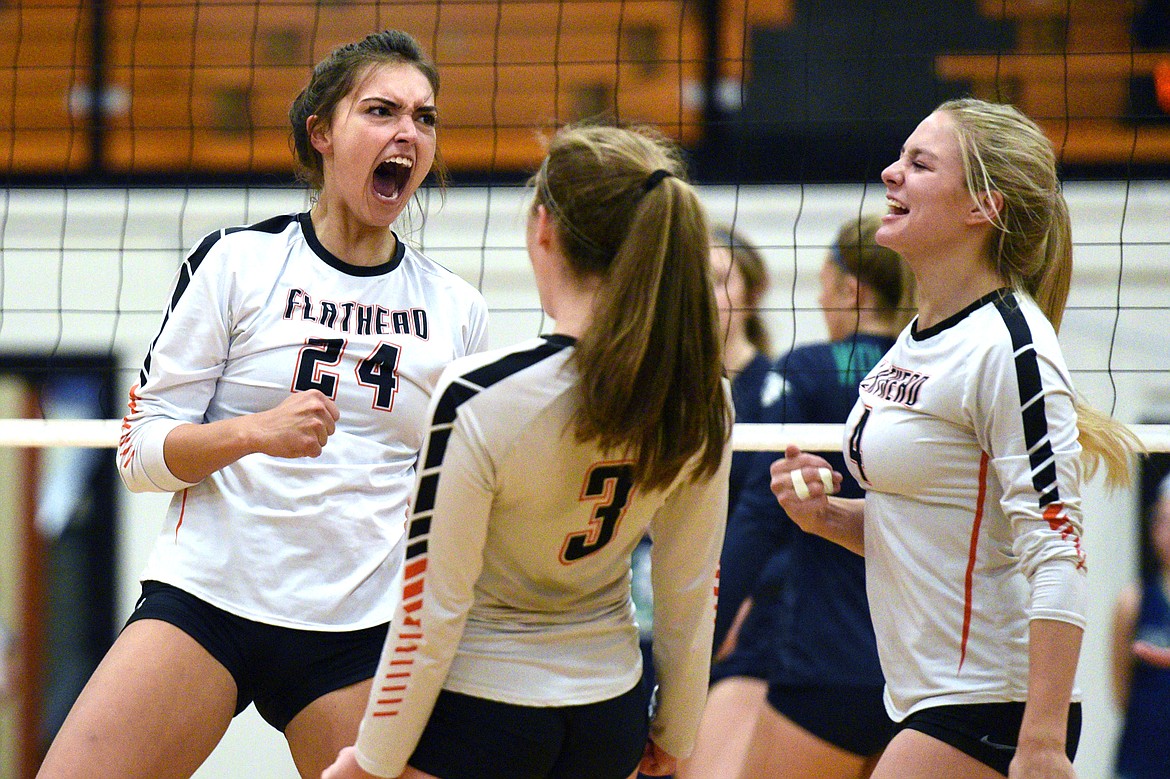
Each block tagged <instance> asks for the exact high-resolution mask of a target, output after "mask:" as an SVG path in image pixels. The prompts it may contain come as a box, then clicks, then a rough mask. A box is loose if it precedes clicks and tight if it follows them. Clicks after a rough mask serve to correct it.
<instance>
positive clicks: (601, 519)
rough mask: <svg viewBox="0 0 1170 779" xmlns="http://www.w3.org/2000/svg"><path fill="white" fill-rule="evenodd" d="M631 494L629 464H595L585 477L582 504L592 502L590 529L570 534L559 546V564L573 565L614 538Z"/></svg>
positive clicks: (582, 488)
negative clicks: (562, 544) (593, 504)
mask: <svg viewBox="0 0 1170 779" xmlns="http://www.w3.org/2000/svg"><path fill="white" fill-rule="evenodd" d="M633 491H634V477H633V468H631V467H630V464H629V463H598V464H597V465H594V466H593V467H592V468H590V469H589V472H588V473H587V474H585V484H584V485H582V487H581V498H580V500H581V502H582V503H584V502H594V503H596V505H595V506H594V507H593V517H592V519H590V520H589V529H588V530H583V531H581V532H579V533H570V534H569V535H568V537H566V538H565V543H564V546H562V547H561V562H562V563H575V562H576V561H578V560H580V559H581V558H583V557H586V556H588V555H591V554H593V553H594V552H596V551H597V550H598V549H601V548H602V547H603V546H605V545H606V544H608V543H609V542H610V541H611V540H612V539H613V534H614V532H615V531H616V530H617V527H618V525H619V524H620V523H621V521H622V517H623V516H624V515H625V513H626V506H628V505H629V503H630V495H631V494H632V493H633Z"/></svg>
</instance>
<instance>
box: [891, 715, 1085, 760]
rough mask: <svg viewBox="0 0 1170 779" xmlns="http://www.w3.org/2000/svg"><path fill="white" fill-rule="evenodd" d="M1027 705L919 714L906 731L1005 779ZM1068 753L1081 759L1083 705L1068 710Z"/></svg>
mask: <svg viewBox="0 0 1170 779" xmlns="http://www.w3.org/2000/svg"><path fill="white" fill-rule="evenodd" d="M1023 720H1024V704H1023V703H1021V702H1016V703H972V704H965V705H955V706H935V707H933V708H930V709H922V710H921V711H916V712H914V713H913V714H911V715H910V716H909V717H907V718H906V719H904V720H903V721H902V723H901V727H902V728H909V729H910V730H917V731H919V732H921V733H925V734H926V735H928V736H933V737H934V738H937V739H938V740H939V741H942V742H944V743H947V744H950V745H951V746H953V747H954V748H955V749H957V750H959V751H960V752H963V753H964V754H967V755H970V756H971V757H973V758H975V759H976V760H978V761H979V762H980V763H983V764H984V765H986V766H990V767H991V768H994V769H995V770H996V771H999V772H1000V773H1001V774H1003V775H1004V776H1007V775H1008V766H1009V765H1011V762H1012V758H1013V757H1015V756H1016V742H1017V741H1019V738H1020V723H1021V722H1023ZM1066 739H1067V740H1066V741H1065V747H1064V750H1065V752H1066V753H1067V754H1068V759H1069V760H1072V759H1073V758H1075V757H1076V755H1077V744H1078V743H1079V742H1080V739H1081V704H1079V703H1074V704H1072V705H1071V706H1069V707H1068V733H1067V735H1066Z"/></svg>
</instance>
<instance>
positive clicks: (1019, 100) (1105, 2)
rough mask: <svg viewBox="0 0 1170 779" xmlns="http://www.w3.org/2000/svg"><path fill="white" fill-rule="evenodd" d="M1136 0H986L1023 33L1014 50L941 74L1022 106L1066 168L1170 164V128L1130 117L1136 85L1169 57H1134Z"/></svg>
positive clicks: (983, 5)
mask: <svg viewBox="0 0 1170 779" xmlns="http://www.w3.org/2000/svg"><path fill="white" fill-rule="evenodd" d="M1133 8H1134V4H1133V3H1132V2H1131V0H1030V1H1029V2H1007V3H1004V2H1002V1H1001V0H981V2H980V9H981V11H982V13H983V14H984V15H986V16H988V17H990V18H997V19H998V18H1003V17H1005V16H1006V17H1007V18H1009V19H1012V20H1013V21H1014V23H1015V26H1016V31H1017V36H1016V39H1017V43H1016V48H1015V50H1014V51H1011V52H1006V53H1000V54H944V55H940V56H939V57H937V58H936V60H935V70H936V72H937V74H938V76H939V77H940V78H942V79H945V80H949V81H959V82H966V83H967V84H969V86H970V89H971V93H972V94H973V95H975V96H977V97H982V98H984V99H990V100H1004V101H1007V102H1011V103H1013V104H1015V105H1017V106H1018V107H1019V108H1020V109H1021V110H1023V111H1024V112H1025V113H1027V114H1028V115H1029V116H1031V117H1032V118H1033V119H1035V120H1036V121H1037V122H1038V123H1039V124H1040V125H1041V126H1042V127H1043V128H1044V130H1045V132H1046V133H1047V134H1048V136H1049V137H1050V138H1051V139H1052V141H1053V144H1054V145H1055V146H1056V149H1057V151H1058V153H1059V154H1060V157H1061V160H1062V161H1063V162H1064V163H1066V164H1090V165H1102V164H1127V163H1131V162H1132V163H1138V164H1155V165H1165V164H1170V125H1153V124H1148V123H1147V124H1140V123H1135V122H1133V121H1131V120H1130V119H1129V118H1128V117H1127V115H1126V114H1127V111H1128V98H1129V89H1130V79H1131V77H1133V76H1142V75H1150V74H1151V73H1152V72H1153V70H1154V68H1155V66H1156V65H1157V64H1158V63H1159V62H1166V61H1170V52H1157V51H1141V50H1133V48H1132V44H1131V39H1130V23H1131V18H1132V16H1131V15H1132V13H1133Z"/></svg>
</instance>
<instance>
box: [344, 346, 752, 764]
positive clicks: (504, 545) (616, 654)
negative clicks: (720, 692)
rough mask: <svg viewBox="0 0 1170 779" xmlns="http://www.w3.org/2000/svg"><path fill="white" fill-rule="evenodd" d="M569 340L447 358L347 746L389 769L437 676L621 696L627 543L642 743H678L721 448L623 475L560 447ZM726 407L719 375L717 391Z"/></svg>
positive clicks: (472, 691)
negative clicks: (393, 598)
mask: <svg viewBox="0 0 1170 779" xmlns="http://www.w3.org/2000/svg"><path fill="white" fill-rule="evenodd" d="M574 343H575V342H574V340H573V339H571V338H568V337H566V336H547V337H544V338H540V339H535V340H533V341H529V342H526V343H523V344H519V345H517V346H515V347H512V348H509V349H504V350H499V351H495V352H491V353H485V354H480V355H475V356H473V357H470V358H467V359H464V360H459V361H457V362H456V363H454V364H452V365H451V367H450V368H449V369H448V371H447V372H446V373H444V375H443V379H442V380H441V382H440V385H439V388H438V389H437V390H436V394H435V399H434V402H433V404H432V407H431V412H432V416H433V422H432V427H431V432H430V435H429V437H428V439H427V445H426V447H425V449H424V453H423V462H422V465H421V467H420V470H419V483H418V488H417V491H416V495H415V497H414V499H413V501H412V503H411V519H410V525H409V539H408V542H407V543H408V546H407V553H406V566H405V573H404V588H403V598H402V602H401V604H400V606H399V610H398V612H397V613H396V614H395V617H394V622H393V623H392V624H391V627H390V633H389V635H388V636H387V639H386V648H385V650H384V651H383V653H382V660H381V664H380V666H379V670H378V673H377V674H376V675H375V677H374V689H373V691H372V693H371V698H370V705H369V707H368V708H367V710H366V716H365V718H364V720H363V723H362V728H361V733H360V736H359V738H358V741H357V747H358V754H357V757H358V762H359V764H361V765H362V767H363V768H365V769H366V770H367V771H370V772H371V773H374V774H377V775H380V776H397V775H398V774H399V773H400V772H401V771H402V770H403V768H404V766H405V765H406V763H407V761H408V760H409V758H410V755H411V753H412V752H413V750H414V747H415V745H416V744H417V742H418V739H419V736H420V735H421V733H422V731H423V729H424V727H425V725H426V722H427V719H428V717H429V716H430V712H431V709H432V707H433V705H434V702H435V699H436V698H437V697H438V694H439V691H440V689H441V688H445V689H447V690H451V691H454V692H458V693H463V694H466V695H472V696H477V697H481V698H486V699H490V700H494V701H502V702H505V703H511V704H517V705H524V706H570V705H577V704H585V703H594V702H599V701H604V700H608V699H611V698H614V697H617V696H619V695H621V694H623V693H626V692H628V691H629V690H630V689H632V688H633V687H634V686H635V685H636V684H638V683H639V679H640V677H641V670H642V668H641V653H640V650H639V646H638V628H637V625H636V624H635V622H634V616H633V613H634V609H633V603H632V601H631V599H630V555H631V553H632V552H633V550H634V547H635V546H637V544H638V541H639V539H641V538H642V536H643V533H644V532H646V530H647V529H649V532H650V534H651V536H652V538H653V540H654V545H653V553H652V554H653V587H654V659H655V671H656V675H657V679H658V682H659V685H660V688H659V697H658V708H657V712H656V714H655V716H654V719H653V721H652V724H651V735H652V736H653V738H654V740H655V742H656V743H657V744H658V745H659V746H661V747H662V748H663V749H665V750H666V751H667V752H669V753H670V754H672V755H676V756H685V755H686V754H688V753H689V752H690V750H691V746H692V744H693V741H694V737H695V733H696V731H697V729H698V724H699V717H700V715H701V714H702V710H703V702H704V700H705V697H706V691H707V674H708V669H709V665H710V652H711V636H712V631H713V629H714V616H715V597H714V585H715V571H716V567H717V564H718V561H719V550H720V547H721V544H722V537H723V526H724V523H725V521H726V514H727V484H728V472H729V469H730V463H731V448H730V442H729V443H728V444H727V445H726V446H725V448H724V452H723V461H722V464H721V466H720V468H719V470H718V472H717V473H716V474H715V475H713V476H710V477H702V478H697V479H696V478H692V477H693V470H692V467H691V466H688V467H687V468H686V469H684V470H683V472H682V473H681V474H680V475H679V477H678V478H676V480H675V481H674V483H672V484H671V485H670V486H669V488H667V489H665V490H661V491H653V492H649V491H647V492H644V491H642V490H639V489H638V488H637V487H636V486H634V485H633V482H632V479H631V476H630V473H631V470H630V464H629V462H628V461H623V460H621V459H615V458H613V457H612V456H609V455H607V454H606V453H605V452H603V451H601V450H599V449H598V448H597V446H596V445H595V444H594V443H592V442H586V443H580V442H578V441H577V439H576V436H575V433H574V430H573V426H572V424H571V420H572V418H573V414H574V410H575V409H576V407H577V405H578V403H579V402H580V399H579V398H580V395H579V393H578V390H577V382H578V378H577V372H576V369H575V368H574V365H573V362H572V360H571V357H572V354H573V351H574V348H573V347H574ZM726 391H727V393H728V403H730V387H726Z"/></svg>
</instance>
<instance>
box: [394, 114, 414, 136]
mask: <svg viewBox="0 0 1170 779" xmlns="http://www.w3.org/2000/svg"><path fill="white" fill-rule="evenodd" d="M417 138H418V125H417V124H416V123H415V121H414V117H413V116H411V115H410V114H408V113H402V114H399V115H398V121H397V122H396V123H395V124H394V140H396V141H398V140H402V141H410V142H413V141H414V140H415V139H417Z"/></svg>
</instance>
